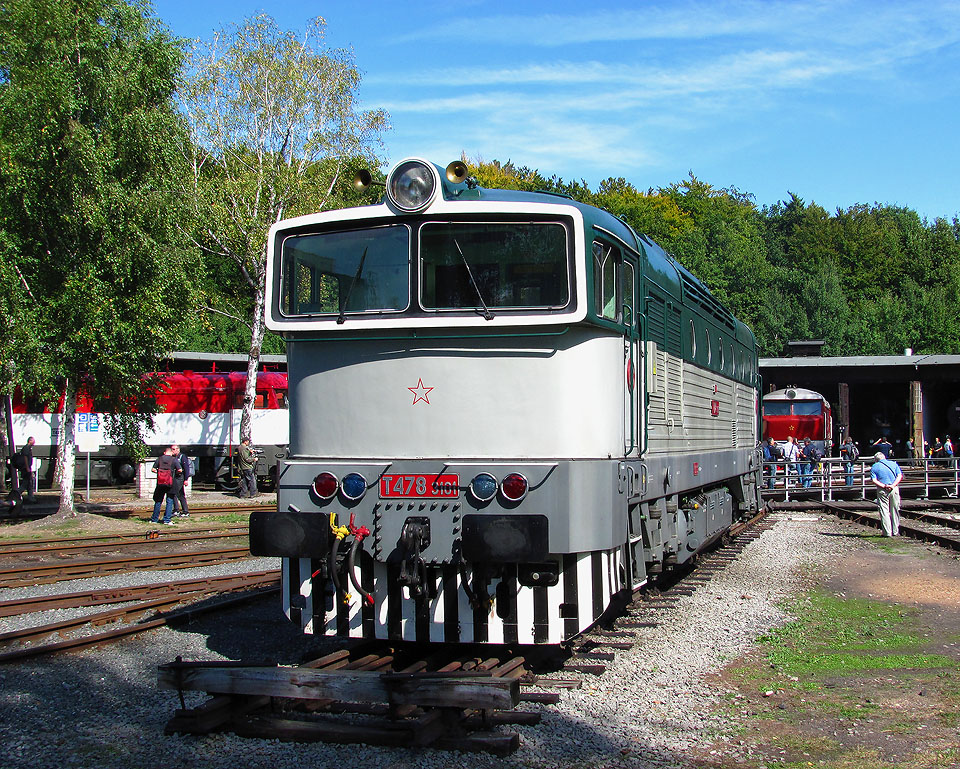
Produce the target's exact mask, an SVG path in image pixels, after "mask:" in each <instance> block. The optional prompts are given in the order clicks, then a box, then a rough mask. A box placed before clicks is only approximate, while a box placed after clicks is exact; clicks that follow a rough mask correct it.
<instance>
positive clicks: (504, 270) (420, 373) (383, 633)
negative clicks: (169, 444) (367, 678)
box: [250, 159, 624, 643]
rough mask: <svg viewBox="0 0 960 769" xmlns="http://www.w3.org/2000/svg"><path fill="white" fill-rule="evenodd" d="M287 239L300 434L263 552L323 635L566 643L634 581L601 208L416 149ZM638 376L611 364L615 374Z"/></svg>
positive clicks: (276, 266)
mask: <svg viewBox="0 0 960 769" xmlns="http://www.w3.org/2000/svg"><path fill="white" fill-rule="evenodd" d="M386 185H387V186H386V200H385V202H384V203H382V204H380V205H377V206H369V207H364V208H357V209H348V210H344V211H337V212H331V213H326V214H318V215H316V216H309V217H301V218H299V219H294V220H290V221H287V222H283V223H281V224H280V225H278V226H277V227H275V228H274V230H273V232H272V235H271V244H270V247H271V258H270V270H269V272H268V285H269V286H270V288H271V292H272V293H271V296H272V299H271V304H270V308H269V310H268V326H269V327H270V328H271V329H273V330H275V331H278V332H280V333H282V334H283V335H284V336H285V338H286V341H287V357H288V374H289V386H290V395H291V399H290V402H291V408H290V451H289V458H288V459H287V460H286V461H285V462H284V463H283V467H282V469H281V471H280V475H279V479H278V510H277V512H270V513H257V514H254V516H253V517H252V518H251V535H250V536H251V549H252V551H253V552H254V554H263V555H274V556H281V557H282V558H283V580H284V582H283V592H284V607H285V611H286V613H287V615H288V616H289V617H290V619H291V620H293V621H294V622H296V623H298V624H299V625H301V627H302V628H303V629H304V631H305V632H313V633H320V634H323V633H326V634H336V635H342V636H355V637H368V638H374V637H376V638H391V639H398V640H399V639H403V640H419V641H447V642H450V641H452V642H491V643H499V642H519V643H559V642H561V641H563V640H564V639H566V638H569V637H571V636H573V635H576V634H577V633H579V632H581V631H582V630H583V629H584V628H585V627H587V626H589V625H590V624H592V623H593V622H594V621H595V620H596V618H597V617H598V616H599V614H600V613H601V612H602V611H603V609H604V608H605V607H606V606H607V605H609V603H610V600H611V597H612V595H613V593H615V592H616V591H617V590H618V589H620V588H622V583H623V579H622V576H621V577H618V576H617V575H622V574H623V571H624V569H623V565H622V562H621V559H622V542H623V531H622V527H620V526H618V525H616V524H615V523H614V522H613V519H612V517H609V516H607V517H599V516H596V515H594V512H595V510H597V509H612V508H613V507H614V506H615V498H616V497H618V495H620V494H622V489H621V490H620V491H618V486H619V485H621V484H622V479H621V478H620V477H619V474H618V472H617V465H616V462H611V460H610V457H611V456H614V457H615V456H616V455H617V453H618V452H621V453H622V450H623V424H622V423H623V413H622V412H623V383H622V376H621V374H620V373H619V372H622V370H623V366H624V347H623V339H622V337H621V336H618V335H615V334H605V335H603V334H601V335H597V334H596V333H593V332H591V331H590V330H588V329H585V328H584V327H582V326H580V325H578V324H580V322H581V321H583V319H584V317H585V314H586V313H585V309H584V308H585V306H586V303H587V302H586V294H585V289H584V279H583V274H584V265H583V254H584V246H583V242H584V236H583V222H582V219H581V215H580V212H579V210H578V209H577V208H576V207H574V206H572V205H570V204H569V203H568V202H566V201H564V200H563V199H561V198H557V197H552V196H545V195H541V196H537V200H536V201H534V202H524V203H522V204H521V203H519V202H517V201H516V199H510V197H509V196H507V195H501V194H500V193H499V192H498V191H493V192H492V193H491V192H490V191H486V192H485V194H481V193H480V191H479V190H477V189H476V188H475V186H474V185H472V184H471V183H470V182H469V180H467V179H466V178H465V177H464V176H463V174H462V173H461V172H459V169H458V168H456V164H452V165H451V167H450V168H448V169H447V172H446V173H444V172H443V171H442V170H441V169H439V168H437V167H436V166H433V165H431V164H428V163H425V162H423V161H420V160H416V159H414V160H407V161H404V162H402V163H400V164H399V165H398V166H396V167H395V168H394V169H393V170H392V171H391V173H390V175H389V176H388V178H387V182H386ZM611 371H615V372H618V373H617V374H616V375H615V377H613V378H611V377H610V375H609V374H610V372H611Z"/></svg>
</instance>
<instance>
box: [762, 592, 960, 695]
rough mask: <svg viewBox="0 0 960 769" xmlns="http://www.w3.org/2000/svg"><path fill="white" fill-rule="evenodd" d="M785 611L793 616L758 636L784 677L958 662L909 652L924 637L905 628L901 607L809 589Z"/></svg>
mask: <svg viewBox="0 0 960 769" xmlns="http://www.w3.org/2000/svg"><path fill="white" fill-rule="evenodd" d="M787 610H788V611H789V612H790V613H791V614H793V615H794V616H795V617H797V619H795V620H793V621H792V622H789V623H787V624H786V625H783V626H782V627H780V628H777V629H776V630H773V631H772V632H770V633H768V634H766V635H764V636H762V637H761V638H760V639H759V641H760V643H761V645H762V647H763V648H765V650H766V656H767V659H768V661H769V663H770V666H771V668H773V669H774V670H777V671H779V672H780V673H782V674H783V675H787V676H794V677H797V678H801V677H803V678H809V677H819V676H825V675H827V676H828V675H845V674H849V673H854V672H860V671H865V670H891V669H896V670H902V669H912V670H922V669H930V668H956V666H957V664H956V662H955V661H954V660H953V659H952V658H950V657H947V656H945V655H941V654H916V653H914V654H911V653H909V652H910V651H911V650H914V649H917V650H918V649H920V648H922V646H923V644H924V639H923V638H921V637H920V636H918V635H916V634H914V633H912V632H910V630H911V628H910V627H909V625H910V620H911V619H912V617H913V612H912V611H910V610H908V609H906V608H904V607H901V606H894V605H889V604H885V603H880V602H878V601H868V600H864V599H860V598H845V597H840V596H836V595H832V594H828V593H825V592H816V591H814V592H811V593H808V594H807V595H806V596H803V597H801V598H799V599H797V600H796V601H794V602H792V603H791V604H790V605H788V607H787Z"/></svg>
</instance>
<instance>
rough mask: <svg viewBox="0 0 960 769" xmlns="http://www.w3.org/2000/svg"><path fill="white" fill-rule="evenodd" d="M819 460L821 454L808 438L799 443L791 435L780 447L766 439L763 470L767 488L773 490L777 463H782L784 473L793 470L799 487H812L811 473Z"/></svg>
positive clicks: (771, 439)
mask: <svg viewBox="0 0 960 769" xmlns="http://www.w3.org/2000/svg"><path fill="white" fill-rule="evenodd" d="M821 459H823V452H822V451H821V450H820V447H819V446H817V445H816V444H815V443H814V442H813V441H811V440H810V439H809V438H804V439H803V443H799V442H797V441H796V440H794V438H793V436H792V435H791V436H789V437H788V438H787V442H786V443H784V444H783V445H782V446H781V445H780V444H778V443H777V442H776V441H775V440H774V439H773V438H767V442H766V443H765V444H764V445H763V462H764V466H763V470H764V473H765V474H766V476H767V488H768V489H772V488H773V485H774V481H775V480H776V472H777V465H776V463H777V462H783V463H784V472H786V473H787V474H789V473H790V470H791V468H793V472H795V473H796V474H797V476H798V477H799V479H800V485H801V486H802V487H803V488H805V489H808V488H810V486H812V485H813V473H814V471H815V470H816V469H817V466H818V465H819V464H820V460H821Z"/></svg>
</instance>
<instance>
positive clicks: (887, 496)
mask: <svg viewBox="0 0 960 769" xmlns="http://www.w3.org/2000/svg"><path fill="white" fill-rule="evenodd" d="M870 480H872V481H873V485H874V486H876V487H877V507H878V508H879V510H880V525H881V526H882V527H883V533H884V535H885V536H887V537H895V536H897V535H898V534H899V533H900V482H901V481H902V480H903V471H902V470H901V469H900V465H898V464H897V463H896V462H894V461H893V460H892V459H887V458H886V457H885V456H884V455H883V453H882V452H880V451H878V452H877V453H876V454H874V455H873V467H871V468H870Z"/></svg>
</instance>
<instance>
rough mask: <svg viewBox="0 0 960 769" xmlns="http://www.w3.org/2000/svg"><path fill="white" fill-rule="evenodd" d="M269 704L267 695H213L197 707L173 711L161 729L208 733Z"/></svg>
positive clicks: (170, 732) (174, 731)
mask: <svg viewBox="0 0 960 769" xmlns="http://www.w3.org/2000/svg"><path fill="white" fill-rule="evenodd" d="M269 704H270V698H269V697H231V696H228V695H223V696H220V697H213V698H211V699H209V700H207V701H206V702H205V703H203V704H202V705H200V706H199V707H196V708H192V709H189V710H177V711H175V712H174V714H173V718H171V719H170V720H169V721H168V722H167V725H166V726H165V727H164V730H163V731H164V734H174V733H180V734H208V733H209V732H211V731H213V730H214V729H217V728H219V727H221V726H223V725H224V724H226V723H227V722H229V721H230V719H232V718H234V717H236V716H238V715H245V714H246V713H249V712H251V711H253V710H256V709H257V708H261V707H265V706H266V705H269Z"/></svg>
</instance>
